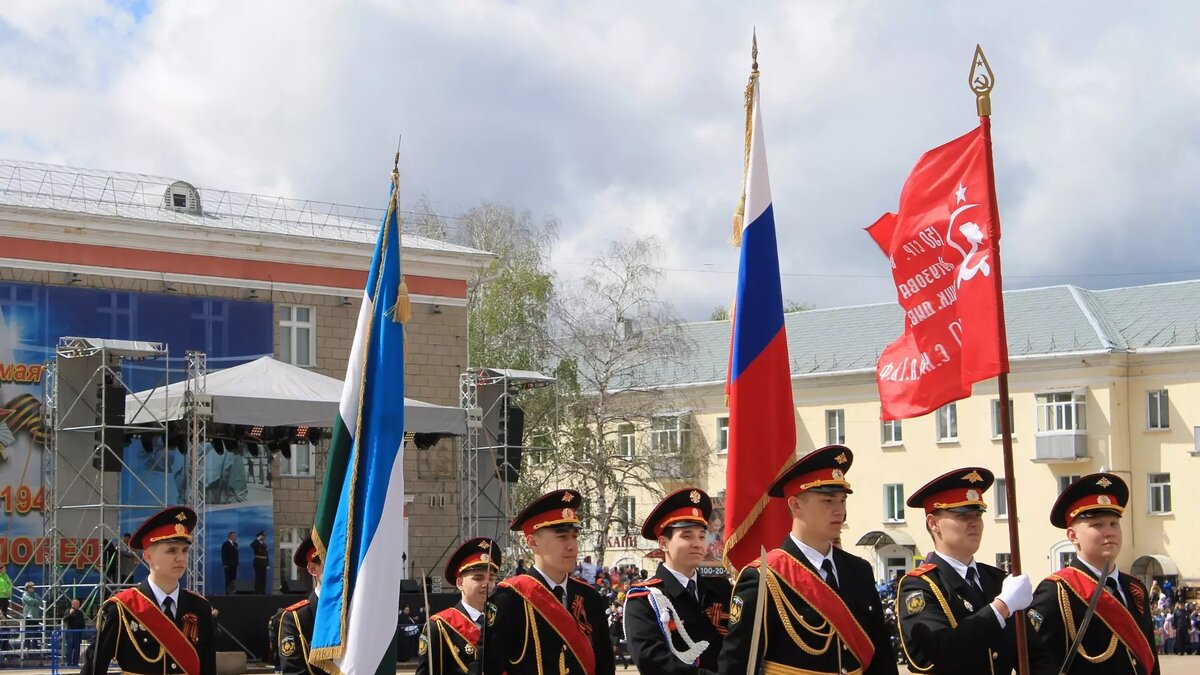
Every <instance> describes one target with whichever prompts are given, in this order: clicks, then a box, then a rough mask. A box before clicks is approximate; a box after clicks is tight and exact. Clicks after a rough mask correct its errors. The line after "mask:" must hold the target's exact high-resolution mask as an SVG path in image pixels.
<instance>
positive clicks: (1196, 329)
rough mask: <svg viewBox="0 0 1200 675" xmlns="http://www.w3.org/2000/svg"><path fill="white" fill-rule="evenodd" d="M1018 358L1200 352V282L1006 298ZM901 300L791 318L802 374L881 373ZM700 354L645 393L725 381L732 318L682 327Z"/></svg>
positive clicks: (651, 375) (656, 374)
mask: <svg viewBox="0 0 1200 675" xmlns="http://www.w3.org/2000/svg"><path fill="white" fill-rule="evenodd" d="M1004 304H1005V317H1006V327H1007V331H1008V349H1009V355H1010V356H1012V357H1024V356H1044V355H1050V354H1067V353H1077V352H1096V351H1132V352H1136V351H1138V350H1141V349H1150V348H1165V347H1192V346H1200V280H1195V281H1183V282H1176V283H1166V284H1153V285H1147V286H1133V287H1128V288H1115V289H1111V290H1103V291H1089V290H1085V289H1081V288H1078V287H1076V286H1050V287H1046V288H1033V289H1027V290H1014V291H1006V292H1005V293H1004ZM903 321H904V317H903V314H902V312H901V310H900V306H899V305H898V304H896V303H886V304H877V305H860V306H854V307H837V308H832V309H814V310H808V311H804V312H797V313H793V314H788V315H787V316H786V317H785V322H784V323H785V326H786V329H787V337H788V354H789V356H790V358H791V363H792V375H793V376H802V375H819V374H836V373H844V372H848V371H855V370H864V369H865V370H873V369H874V368H875V363H876V361H877V360H878V358H879V354H880V352H882V351H883V349H884V348H885V347H887V345H888V344H890V343H891V342H892V341H893V340H895V339H896V338H897V337H898V336H899V335H900V333H901V331H902V330H903V328H904V325H903ZM682 330H683V336H684V339H686V340H687V341H688V342H689V343H690V345H691V350H690V353H689V354H687V356H686V357H684V358H683V359H681V360H679V361H666V360H664V361H660V362H658V363H655V364H654V366H652V367H651V368H650V369H648V370H647V371H645V372H643V373H641V374H637V375H631V376H630V378H628V379H629V380H630V381H633V380H637V381H638V384H639V385H640V386H643V387H644V386H671V385H686V384H699V383H706V382H720V381H723V380H724V379H725V373H726V369H727V368H728V365H729V338H730V325H729V322H728V321H703V322H697V323H687V324H684V325H683V326H682Z"/></svg>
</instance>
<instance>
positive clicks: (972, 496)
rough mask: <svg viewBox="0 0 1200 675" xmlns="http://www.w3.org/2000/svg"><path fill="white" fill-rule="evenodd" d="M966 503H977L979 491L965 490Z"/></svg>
mask: <svg viewBox="0 0 1200 675" xmlns="http://www.w3.org/2000/svg"><path fill="white" fill-rule="evenodd" d="M967 501H969V502H977V501H979V490H967Z"/></svg>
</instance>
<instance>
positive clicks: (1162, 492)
mask: <svg viewBox="0 0 1200 675" xmlns="http://www.w3.org/2000/svg"><path fill="white" fill-rule="evenodd" d="M1146 482H1147V483H1148V484H1149V487H1150V489H1149V490H1148V491H1147V495H1148V502H1147V504H1146V506H1147V507H1148V508H1147V510H1148V511H1149V513H1151V514H1154V515H1163V514H1168V513H1171V508H1172V507H1173V504H1171V474H1170V473H1167V472H1164V473H1152V474H1149V475H1147V476H1146Z"/></svg>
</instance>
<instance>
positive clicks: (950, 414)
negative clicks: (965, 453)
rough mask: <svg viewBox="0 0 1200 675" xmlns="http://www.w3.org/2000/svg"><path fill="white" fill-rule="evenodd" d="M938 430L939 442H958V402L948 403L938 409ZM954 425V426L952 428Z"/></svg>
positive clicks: (936, 431)
mask: <svg viewBox="0 0 1200 675" xmlns="http://www.w3.org/2000/svg"><path fill="white" fill-rule="evenodd" d="M936 415H937V417H936V420H937V423H936V425H935V426H936V430H935V433H936V434H937V442H938V443H957V442H958V403H947V404H946V405H944V406H942V407H940V408H938V409H937V412H936ZM950 427H953V428H950Z"/></svg>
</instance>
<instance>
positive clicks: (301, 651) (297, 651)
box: [276, 536, 326, 675]
mask: <svg viewBox="0 0 1200 675" xmlns="http://www.w3.org/2000/svg"><path fill="white" fill-rule="evenodd" d="M292 563H294V564H295V565H296V567H300V568H303V569H305V570H307V571H308V573H309V574H310V575H312V579H313V589H312V592H311V593H309V594H308V597H307V598H306V599H304V600H301V601H300V602H297V603H296V604H294V605H292V606H290V607H285V608H284V610H283V616H282V617H281V618H280V619H279V635H278V638H277V641H276V649H277V653H278V654H279V664H280V667H281V668H282V669H283V673H284V675H313V674H315V673H324V672H326V671H324V670H322V669H320V668H317V667H316V666H314V665H312V664H311V663H309V661H308V651H309V650H308V644H309V641H310V640H311V639H312V629H313V623H314V622H315V621H316V620H317V600H318V598H320V597H321V573H322V572H323V571H324V570H325V565H324V563H322V562H321V556H320V555H318V554H317V547H316V545H315V544H313V540H312V537H311V536H308V537H305V538H304V541H302V542H300V545H299V546H297V547H296V552H295V553H293V554H292Z"/></svg>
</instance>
